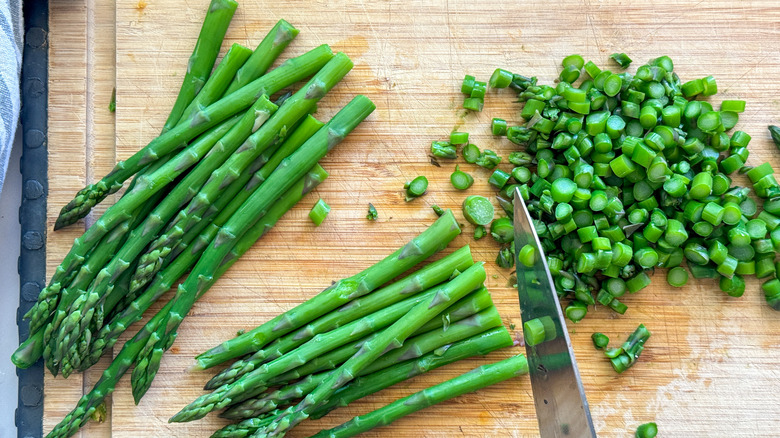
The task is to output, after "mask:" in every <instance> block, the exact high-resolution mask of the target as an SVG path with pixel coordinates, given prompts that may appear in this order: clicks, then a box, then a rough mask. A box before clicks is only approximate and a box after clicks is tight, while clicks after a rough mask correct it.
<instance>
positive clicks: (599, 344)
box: [590, 333, 609, 350]
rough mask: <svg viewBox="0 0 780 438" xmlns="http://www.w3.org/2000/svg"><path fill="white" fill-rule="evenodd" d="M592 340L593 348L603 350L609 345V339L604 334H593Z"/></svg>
mask: <svg viewBox="0 0 780 438" xmlns="http://www.w3.org/2000/svg"><path fill="white" fill-rule="evenodd" d="M590 338H591V340H593V346H594V347H596V348H597V349H599V350H603V349H605V348H607V345H609V337H608V336H607V335H605V334H604V333H593V334H592V335H591V336H590Z"/></svg>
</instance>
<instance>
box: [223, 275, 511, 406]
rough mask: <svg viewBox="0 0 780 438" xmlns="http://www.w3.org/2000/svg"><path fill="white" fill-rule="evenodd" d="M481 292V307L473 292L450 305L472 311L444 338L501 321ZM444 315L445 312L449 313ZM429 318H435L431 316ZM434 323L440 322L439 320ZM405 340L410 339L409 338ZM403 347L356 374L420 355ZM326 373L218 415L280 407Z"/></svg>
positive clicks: (308, 389) (455, 337)
mask: <svg viewBox="0 0 780 438" xmlns="http://www.w3.org/2000/svg"><path fill="white" fill-rule="evenodd" d="M484 294H485V295H486V296H487V297H488V303H487V306H485V307H483V308H482V309H476V311H474V309H475V308H478V307H482V306H481V305H479V304H478V303H477V301H479V300H480V299H481V297H478V296H477V295H479V294H477V295H473V296H472V297H471V298H468V299H466V301H465V302H463V304H462V305H458V306H454V307H460V308H461V309H464V308H469V312H473V313H472V314H471V315H469V316H467V317H466V318H465V319H463V320H459V321H455V322H456V323H457V322H460V324H457V326H454V327H453V329H452V330H451V331H452V333H447V332H450V330H449V328H448V330H446V331H445V332H443V333H442V334H444V335H446V337H447V341H448V342H456V341H460V340H463V339H466V338H468V337H470V336H474V335H476V334H478V333H481V332H483V331H485V330H487V329H489V328H493V327H497V326H500V325H501V317H500V316H499V315H498V311H497V310H496V308H495V307H494V306H493V304H492V303H491V302H490V300H489V296H490V294H488V293H487V290H485V292H484ZM461 301H463V300H461ZM453 310H455V309H453ZM461 311H462V310H461ZM446 316H449V314H447V315H446ZM431 322H436V321H435V319H434V320H432V321H431ZM438 323H439V324H441V322H438ZM417 333H419V330H418V332H416V334H417ZM409 341H412V340H411V339H410V340H409ZM405 351H406V352H407V354H409V355H412V357H408V356H406V357H404V356H400V357H399V356H397V355H393V356H392V357H390V358H389V359H385V360H382V359H383V358H384V356H382V358H380V360H377V362H374V363H375V364H377V365H376V366H374V365H373V364H372V366H370V367H367V368H365V369H363V370H362V371H361V372H360V374H359V375H361V376H364V375H367V374H371V373H373V372H377V371H380V370H382V369H384V368H387V367H390V366H393V365H395V364H397V363H401V362H404V361H407V360H409V359H413V358H414V357H419V356H422V354H418V351H417V350H414V349H413V350H405ZM329 373H330V372H324V373H319V374H309V375H307V376H306V377H304V378H303V379H302V380H301V381H299V382H296V383H294V384H292V385H287V386H283V387H281V388H279V389H276V390H274V391H270V392H267V393H264V394H263V395H262V396H261V397H255V398H251V399H247V400H245V401H243V402H241V403H238V404H235V405H233V406H231V407H230V408H229V409H228V410H227V411H225V412H224V413H222V414H221V415H220V416H221V417H224V418H232V419H244V418H251V417H256V416H258V415H260V414H263V413H265V412H270V411H272V410H274V409H276V408H279V407H283V405H285V404H289V402H290V401H292V400H295V399H298V398H301V397H303V396H305V395H306V394H308V393H309V392H311V391H313V390H314V389H315V388H316V387H317V385H319V384H320V383H322V381H323V380H324V379H325V377H326V376H327V375H328V374H329Z"/></svg>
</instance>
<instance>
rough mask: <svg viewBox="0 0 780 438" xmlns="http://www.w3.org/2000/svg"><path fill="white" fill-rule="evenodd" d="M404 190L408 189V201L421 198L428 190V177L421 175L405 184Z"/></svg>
mask: <svg viewBox="0 0 780 438" xmlns="http://www.w3.org/2000/svg"><path fill="white" fill-rule="evenodd" d="M404 190H405V191H406V202H409V201H411V200H412V199H415V198H419V197H420V196H422V195H424V194H425V192H426V191H427V190H428V178H426V177H425V176H423V175H420V176H418V177H416V178H415V179H413V180H411V181H409V182H407V183H406V184H404Z"/></svg>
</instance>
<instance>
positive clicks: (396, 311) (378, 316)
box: [171, 264, 485, 422]
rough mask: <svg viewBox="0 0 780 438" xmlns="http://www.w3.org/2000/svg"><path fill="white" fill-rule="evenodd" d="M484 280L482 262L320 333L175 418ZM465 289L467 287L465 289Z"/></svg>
mask: <svg viewBox="0 0 780 438" xmlns="http://www.w3.org/2000/svg"><path fill="white" fill-rule="evenodd" d="M484 280H485V270H484V268H483V267H482V265H480V264H476V265H472V266H471V267H469V268H468V269H466V270H465V271H464V272H463V273H462V274H461V275H459V276H457V277H456V278H455V279H453V280H452V281H450V282H449V283H446V284H443V285H441V286H437V287H435V288H433V289H431V290H429V291H427V292H425V293H423V294H419V295H415V296H412V297H410V298H407V299H405V300H403V301H400V302H398V303H395V304H393V305H391V306H388V307H386V308H384V309H380V310H378V311H376V312H374V313H373V314H371V315H368V316H365V317H363V318H361V319H357V320H355V321H352V322H351V323H349V324H346V325H344V326H341V327H339V328H337V329H335V330H332V331H330V332H327V333H321V334H318V335H316V336H314V337H313V338H312V339H311V340H310V341H308V342H306V343H305V344H303V345H302V346H301V347H299V348H298V349H296V350H294V351H292V352H290V353H288V354H285V355H283V356H281V357H280V358H278V359H276V360H273V361H271V362H268V363H266V364H263V365H262V366H260V367H259V368H257V369H255V370H253V371H252V372H250V373H248V374H245V375H243V376H242V377H240V378H239V379H238V380H236V381H235V382H232V383H230V384H227V385H224V386H221V387H219V388H217V389H216V390H215V391H214V392H212V393H211V394H206V395H203V396H201V397H200V398H199V399H198V400H196V401H194V402H192V403H191V404H190V405H189V406H188V407H186V408H184V409H183V410H182V411H181V412H179V413H178V414H177V415H176V416H174V417H173V418H172V419H171V421H175V422H181V421H192V420H195V419H198V418H202V417H203V416H205V415H206V414H208V413H209V412H211V411H212V410H214V409H221V408H223V407H225V406H228V405H230V404H232V403H235V402H237V401H241V400H243V399H245V398H247V394H248V391H251V390H252V389H254V388H257V387H259V386H265V387H267V386H268V381H269V380H270V379H272V378H273V377H275V376H278V375H279V374H281V373H284V372H285V371H288V370H290V369H292V368H295V367H297V366H301V365H303V364H305V363H307V362H309V361H310V360H312V359H314V358H316V357H318V356H320V355H321V354H324V353H327V352H328V351H330V350H333V349H334V348H337V347H340V346H341V345H344V344H347V343H350V342H353V341H355V340H358V339H360V338H361V337H363V336H365V335H367V334H369V333H371V332H374V331H377V330H380V329H383V328H384V327H388V326H392V325H394V324H395V323H396V322H397V321H398V320H399V318H402V317H403V316H404V315H406V314H407V313H409V312H410V310H411V309H414V308H417V307H418V306H420V305H421V303H422V304H426V305H427V304H430V303H431V302H433V300H434V299H436V297H439V296H443V297H446V296H447V295H448V294H452V295H453V296H463V295H466V294H467V293H468V292H470V291H472V290H474V289H475V288H477V287H479V285H480V284H481V283H482V282H483V281H484ZM464 289H467V290H465V291H464ZM434 308H438V309H439V310H440V311H441V310H443V309H441V307H440V306H439V307H436V306H434ZM432 317H433V316H431V318H432ZM429 319H430V318H429ZM425 322H427V320H425V321H422V322H421V323H420V324H417V326H416V327H415V330H416V328H417V327H419V326H421V325H422V324H424V323H425ZM383 348H384V347H383Z"/></svg>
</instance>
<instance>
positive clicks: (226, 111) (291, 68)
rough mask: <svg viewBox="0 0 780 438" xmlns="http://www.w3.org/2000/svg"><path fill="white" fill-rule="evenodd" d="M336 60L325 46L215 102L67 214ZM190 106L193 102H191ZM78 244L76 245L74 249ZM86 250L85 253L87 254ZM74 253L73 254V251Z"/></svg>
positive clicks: (75, 259)
mask: <svg viewBox="0 0 780 438" xmlns="http://www.w3.org/2000/svg"><path fill="white" fill-rule="evenodd" d="M332 57H333V52H332V51H331V50H330V47H328V46H327V45H322V46H320V47H317V48H316V49H313V50H311V51H309V52H307V53H305V54H303V55H301V56H299V57H297V58H292V59H288V60H287V61H285V62H284V63H283V64H282V65H280V66H279V67H278V68H276V69H274V70H272V71H270V72H269V73H268V74H266V75H263V76H262V77H260V78H258V79H256V80H254V81H252V82H250V83H249V84H247V85H246V86H244V87H242V88H240V89H238V90H236V91H235V92H233V93H231V94H229V95H227V96H225V97H223V98H222V99H220V100H218V101H217V102H214V103H213V104H211V105H209V106H208V107H206V108H205V109H203V110H200V111H198V112H196V113H194V114H193V115H192V116H191V117H190V118H189V119H188V120H187V121H186V123H180V124H178V125H176V127H174V128H173V129H171V130H170V131H168V132H166V133H164V134H162V135H160V136H159V137H157V138H155V139H154V140H152V141H151V142H150V143H149V144H147V145H146V146H145V147H144V148H142V149H141V150H140V151H138V152H136V153H135V154H133V156H131V157H130V158H128V159H127V160H124V161H120V162H119V163H117V165H116V166H115V167H114V169H113V170H112V171H111V172H110V173H109V174H108V175H106V176H105V177H103V179H101V180H100V181H98V182H97V183H95V184H90V185H88V186H87V187H85V188H84V189H82V190H81V191H79V192H78V193H77V194H76V197H75V198H74V199H73V200H72V201H71V202H70V203H68V205H66V206H65V207H64V210H66V211H71V210H74V211H79V212H80V213H79V214H81V216H80V217H83V216H85V215H86V214H87V213H88V212H89V209H91V208H92V206H94V205H96V204H98V203H99V202H100V201H102V200H103V199H105V197H106V196H108V195H109V194H110V193H113V192H115V191H116V190H119V188H120V187H121V186H122V183H123V182H124V181H125V180H126V179H128V178H130V177H131V176H132V175H133V174H135V173H136V172H138V171H139V170H141V169H142V168H144V166H146V165H148V164H149V163H152V162H154V161H156V160H157V159H158V158H159V157H164V156H165V155H167V154H169V153H171V152H173V151H174V150H176V149H178V148H179V147H180V146H181V145H182V144H184V143H186V142H188V141H190V140H192V139H193V138H195V137H197V136H198V135H199V134H201V133H202V132H204V131H206V130H207V129H209V128H212V127H214V126H216V125H218V124H220V123H221V122H223V121H224V120H226V119H227V118H229V117H230V116H232V115H234V114H237V113H239V112H241V111H243V110H245V109H246V108H248V107H249V106H250V105H252V102H254V101H255V100H256V99H257V97H258V96H260V95H262V94H267V95H269V96H270V95H273V94H274V93H276V92H277V91H279V90H281V89H283V88H286V87H288V86H290V85H292V84H294V83H296V82H298V81H300V80H302V79H304V78H306V77H308V76H311V75H312V74H314V73H315V72H317V71H318V70H319V69H320V68H322V66H324V65H325V63H327V62H328V60H330V58H332ZM188 103H189V102H188ZM82 240H83V241H82V242H80V245H78V248H79V249H83V248H81V245H87V248H86V250H88V249H89V248H91V246H90V245H94V244H95V243H96V242H94V241H93V240H91V239H83V237H82ZM76 247H77V245H76V244H74V248H76ZM86 250H84V252H86ZM71 252H73V251H71ZM82 255H83V253H82V252H78V251H77V252H76V253H73V254H69V255H68V256H66V258H65V260H63V262H62V265H61V268H62V270H64V271H65V272H69V271H70V270H71V269H73V267H74V266H75V265H76V264H78V263H80V260H79V256H82Z"/></svg>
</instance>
